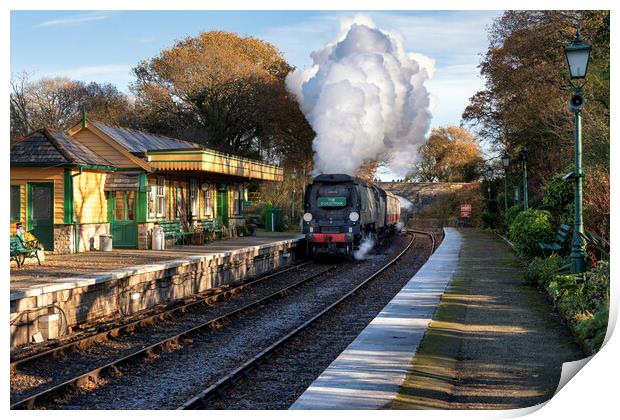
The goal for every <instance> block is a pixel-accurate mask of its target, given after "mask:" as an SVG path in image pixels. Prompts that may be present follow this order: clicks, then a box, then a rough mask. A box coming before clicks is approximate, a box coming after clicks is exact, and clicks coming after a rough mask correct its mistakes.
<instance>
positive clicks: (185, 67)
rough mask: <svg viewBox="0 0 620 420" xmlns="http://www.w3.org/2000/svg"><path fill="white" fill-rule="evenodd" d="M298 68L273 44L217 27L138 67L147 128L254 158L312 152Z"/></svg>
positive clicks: (140, 103) (139, 105)
mask: <svg viewBox="0 0 620 420" xmlns="http://www.w3.org/2000/svg"><path fill="white" fill-rule="evenodd" d="M291 69H292V68H291V66H290V65H289V64H288V63H287V62H286V61H285V60H284V58H283V57H282V55H281V54H280V52H279V51H278V50H277V49H276V48H275V47H274V46H273V45H271V44H269V43H267V42H264V41H261V40H259V39H256V38H252V37H242V36H239V35H237V34H233V33H229V32H223V31H210V32H203V33H201V34H200V35H198V36H196V37H188V38H185V39H183V40H181V41H179V42H177V43H176V44H175V45H174V46H173V47H172V48H169V49H165V50H163V51H162V52H161V53H160V54H159V55H158V56H156V57H153V58H151V59H149V60H145V61H143V62H141V63H140V64H138V66H136V67H135V68H134V74H135V76H136V78H137V80H136V82H135V84H134V85H133V87H132V90H133V92H134V93H135V96H136V106H137V109H138V111H139V114H140V116H141V123H142V125H143V126H144V128H146V129H149V130H151V131H155V132H162V133H166V134H169V135H173V136H176V137H181V138H185V139H188V140H192V141H195V142H198V143H203V144H205V145H206V146H209V147H212V148H216V149H220V150H224V151H227V152H231V153H238V154H242V155H245V156H248V157H261V156H266V155H267V153H264V151H276V152H277V153H278V154H279V155H281V156H282V155H288V154H289V153H292V154H297V155H301V156H305V157H306V158H307V157H308V156H309V155H310V153H311V152H309V150H310V149H309V147H310V144H311V139H312V137H311V135H312V134H311V133H312V130H311V129H310V128H309V126H308V123H307V122H306V120H305V118H304V117H303V115H302V114H301V112H300V111H299V108H298V105H297V103H296V102H295V101H294V100H292V98H289V96H288V94H287V92H286V89H285V85H284V79H285V77H286V75H287V74H288V72H289V71H290V70H291Z"/></svg>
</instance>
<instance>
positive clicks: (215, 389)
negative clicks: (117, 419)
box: [10, 231, 435, 409]
mask: <svg viewBox="0 0 620 420" xmlns="http://www.w3.org/2000/svg"><path fill="white" fill-rule="evenodd" d="M414 233H418V234H428V233H426V232H421V231H416V232H410V234H411V241H410V242H409V244H408V245H407V247H406V249H404V250H403V251H402V252H400V254H398V256H397V257H396V258H394V259H392V260H391V261H390V262H389V263H388V264H386V265H385V266H383V267H381V269H380V270H377V271H376V272H375V273H374V274H373V275H371V276H369V277H368V278H366V279H365V280H364V281H363V282H362V283H360V284H358V286H356V287H355V288H354V289H353V290H350V291H349V292H348V293H347V294H346V295H345V296H343V297H341V298H340V299H339V300H338V301H337V302H335V303H333V304H332V305H330V306H329V307H328V308H325V309H324V310H322V311H321V313H319V314H317V315H316V316H314V317H313V318H312V319H311V320H308V321H306V322H304V323H303V324H302V325H300V326H299V327H297V328H295V330H294V331H291V332H290V333H288V334H287V335H286V336H284V337H282V338H280V339H279V340H277V341H276V342H275V343H273V344H272V345H270V346H268V347H266V348H263V349H262V350H261V351H260V352H259V353H258V354H256V355H255V356H254V357H251V358H250V360H248V361H246V362H244V363H243V364H242V365H241V366H238V367H237V368H236V369H234V370H233V371H229V373H227V374H226V375H224V376H223V377H221V378H220V379H219V380H217V381H215V382H213V381H211V383H212V385H211V386H210V387H209V388H207V389H206V390H203V391H201V392H200V393H199V394H198V395H197V396H195V397H193V398H192V399H190V400H188V401H186V402H185V403H184V404H183V405H182V406H181V407H179V408H184V409H193V408H204V402H205V401H208V400H209V399H210V398H211V396H212V395H217V394H218V393H221V392H223V391H224V390H225V389H226V388H227V387H228V386H230V385H231V384H234V383H235V381H236V380H237V379H238V378H239V377H241V376H244V375H245V374H246V372H248V371H249V370H251V369H252V368H254V367H255V366H257V365H259V364H261V363H262V361H263V360H265V358H267V357H268V356H269V355H270V354H274V353H275V352H277V349H278V348H279V347H280V346H281V345H283V344H284V343H286V342H287V341H289V340H290V339H291V338H292V337H294V336H295V335H297V334H298V333H299V332H301V331H303V330H304V329H305V328H307V327H308V326H310V325H312V324H313V323H314V322H315V321H316V320H317V319H320V318H322V317H323V316H324V315H325V314H327V313H329V312H330V311H331V310H332V309H333V308H335V307H337V306H338V305H339V304H340V303H342V302H343V301H345V300H347V299H348V298H349V297H350V296H352V295H353V294H355V292H356V291H357V290H359V289H360V288H361V287H363V286H364V285H366V284H367V283H368V282H370V281H372V280H373V279H374V278H376V277H377V276H379V275H380V274H381V273H383V272H384V271H385V270H386V269H388V268H389V267H390V266H391V265H393V264H394V263H395V262H396V261H397V260H398V259H400V258H401V257H402V255H404V254H405V252H406V251H407V250H408V249H409V248H410V247H411V245H412V244H413V242H414V240H415V235H414ZM431 239H432V240H433V247H432V249H433V251H434V248H435V243H434V238H433V237H432V235H431ZM309 264H311V262H308V263H303V264H300V265H297V266H295V267H290V268H288V269H286V270H283V271H280V272H278V273H273V274H270V275H268V276H265V277H263V278H259V279H255V280H253V281H250V282H248V283H245V284H241V285H239V286H236V287H235V288H231V289H228V290H225V291H223V292H221V293H218V294H215V295H211V296H208V297H206V298H204V299H201V300H199V301H196V302H191V303H189V304H187V305H183V306H181V307H176V308H173V309H171V310H170V311H165V312H164V313H158V314H154V315H152V316H150V317H147V318H145V319H141V320H138V321H135V322H132V323H129V324H127V325H123V326H120V327H117V328H114V329H111V330H108V331H104V332H101V333H99V334H97V335H95V336H92V337H88V338H87V339H89V340H91V342H93V341H94V340H96V339H106V338H109V337H117V336H118V335H120V334H122V333H123V332H125V331H128V332H131V331H133V329H135V328H142V326H143V325H144V326H146V325H150V323H151V322H153V321H156V320H158V319H162V318H165V317H173V316H174V315H178V314H181V313H184V312H186V311H187V310H188V309H187V308H189V307H195V306H196V305H199V304H202V303H205V302H207V303H209V302H212V301H216V300H218V299H222V298H223V297H225V296H229V295H231V294H234V293H236V291H238V290H242V289H244V288H247V287H250V286H252V285H255V284H257V283H259V282H260V281H262V280H265V279H267V278H272V277H274V276H279V275H282V274H284V273H286V272H291V271H293V270H295V269H298V268H301V267H306V266H307V265H309ZM348 265H350V264H346V263H345V264H340V265H330V266H329V267H328V268H327V269H325V270H321V271H320V272H317V273H313V274H311V275H310V276H306V277H305V278H303V279H301V280H298V281H295V282H294V283H293V284H290V285H288V286H287V287H284V288H281V289H279V290H277V291H274V292H273V293H270V294H269V295H267V296H263V297H262V298H260V299H257V300H255V301H252V302H250V303H247V304H244V305H242V306H240V307H238V308H235V309H233V310H231V311H229V312H227V313H225V314H223V315H220V316H217V317H214V318H212V319H209V320H208V321H206V322H204V323H202V324H200V325H197V326H194V327H192V328H189V329H187V330H185V331H182V332H181V333H178V334H175V335H174V336H170V337H167V338H165V339H163V340H160V341H158V342H157V343H155V344H152V345H149V346H146V347H144V348H141V349H139V350H137V351H135V352H133V353H131V354H128V355H125V356H123V357H121V358H118V359H116V360H114V361H112V362H110V363H106V364H102V365H101V366H97V367H95V368H94V369H90V370H89V371H88V372H84V373H81V374H79V375H76V376H75V377H72V378H70V379H68V380H65V381H63V382H62V383H57V384H55V385H54V386H51V387H49V388H46V389H44V390H41V391H38V392H36V394H33V395H29V396H27V397H25V398H22V399H20V400H19V401H15V402H14V403H13V404H12V405H11V406H10V408H11V409H33V408H37V407H45V406H50V405H51V406H54V404H57V401H63V400H65V399H64V398H62V397H63V396H64V395H65V394H71V393H72V391H73V390H75V389H79V388H81V387H83V386H86V387H87V388H92V386H93V385H95V386H96V384H97V383H98V382H99V379H100V378H104V377H106V376H109V375H110V374H112V375H113V374H114V373H115V372H116V371H117V369H118V368H119V367H121V366H123V365H127V364H129V362H132V361H136V360H139V359H141V358H144V357H147V358H148V357H149V356H151V355H154V354H156V353H157V352H158V351H159V350H165V349H166V348H167V347H168V346H170V347H174V346H175V345H176V344H178V343H179V341H180V340H181V339H188V337H192V336H194V335H195V334H197V333H199V332H201V331H204V330H207V329H209V328H213V327H219V326H221V325H222V324H223V323H224V322H225V321H227V320H229V319H231V318H233V317H235V316H237V315H242V314H243V313H244V312H246V311H248V312H249V311H250V309H251V308H256V307H257V306H259V305H262V304H264V303H266V302H268V301H270V300H273V299H276V298H278V297H282V296H284V295H286V294H287V293H288V292H289V291H291V290H292V289H294V288H297V287H299V286H301V285H303V284H306V283H309V282H310V281H311V280H313V279H316V278H319V277H321V276H323V275H325V274H326V273H328V272H332V273H333V270H337V271H340V268H342V267H344V266H348ZM237 289H238V290H237ZM184 308H185V309H184ZM164 314H168V315H164ZM80 347H81V345H80V344H79V343H78V342H75V343H69V344H68V345H66V346H61V347H58V348H55V349H51V350H49V351H46V352H44V353H41V354H40V355H35V356H31V357H27V358H24V359H22V360H16V361H13V362H12V363H11V369H12V370H13V369H16V368H17V367H19V366H20V365H21V364H26V365H27V364H28V363H32V362H36V360H40V359H41V358H46V357H54V356H55V355H61V354H65V353H67V352H71V351H74V350H79V349H80ZM132 366H133V365H132ZM65 401H66V400H65ZM179 401H183V400H182V399H181V400H179ZM175 406H176V405H175ZM175 406H172V407H171V408H174V407H175ZM152 408H156V407H152Z"/></svg>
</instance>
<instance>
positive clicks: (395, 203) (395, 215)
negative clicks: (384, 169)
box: [385, 191, 400, 225]
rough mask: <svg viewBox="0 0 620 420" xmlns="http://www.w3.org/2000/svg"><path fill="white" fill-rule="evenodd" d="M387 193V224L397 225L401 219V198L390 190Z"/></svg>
mask: <svg viewBox="0 0 620 420" xmlns="http://www.w3.org/2000/svg"><path fill="white" fill-rule="evenodd" d="M385 193H386V194H387V224H388V225H396V224H397V223H398V221H399V220H400V200H399V199H398V197H396V196H395V195H394V194H392V193H391V192H389V191H386V192H385Z"/></svg>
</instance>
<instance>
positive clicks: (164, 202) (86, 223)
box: [10, 118, 283, 254]
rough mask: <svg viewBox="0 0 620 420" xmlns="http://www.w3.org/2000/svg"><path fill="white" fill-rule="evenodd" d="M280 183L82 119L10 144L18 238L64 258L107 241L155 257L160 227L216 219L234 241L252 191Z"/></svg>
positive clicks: (192, 148)
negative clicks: (22, 234) (29, 236)
mask: <svg viewBox="0 0 620 420" xmlns="http://www.w3.org/2000/svg"><path fill="white" fill-rule="evenodd" d="M282 177H283V173H282V168H280V167H278V166H275V165H271V164H267V163H264V162H260V161H255V160H250V159H245V158H242V157H238V156H233V155H228V154H224V153H220V152H216V151H214V150H210V149H207V148H205V147H204V146H202V145H199V144H196V143H192V142H188V141H183V140H178V139H174V138H170V137H166V136H160V135H155V134H150V133H145V132H141V131H136V130H133V129H129V128H123V127H115V126H110V125H107V124H103V123H101V122H98V121H93V120H90V119H86V118H83V119H82V121H81V122H80V123H79V124H77V125H75V126H74V127H72V128H71V129H69V130H67V131H66V132H60V131H54V130H46V129H43V130H39V131H36V132H34V133H31V134H30V135H28V136H26V137H24V138H22V139H20V140H17V141H15V142H13V143H12V144H11V212H10V213H11V214H10V216H11V233H14V232H15V227H16V224H17V223H22V224H23V225H24V226H25V228H26V230H27V231H31V232H32V233H33V234H34V235H35V236H36V237H37V239H38V240H39V242H40V243H41V244H42V245H43V246H44V248H45V250H46V251H50V252H53V253H57V254H66V253H75V252H83V251H88V250H94V249H99V237H100V235H111V236H112V238H113V245H114V247H116V248H137V249H149V248H150V246H151V235H152V231H153V228H154V226H155V224H157V223H158V222H162V221H172V220H174V221H183V222H184V224H186V225H191V224H193V223H195V221H197V220H215V219H217V220H219V221H220V222H221V224H222V225H223V226H224V228H225V229H227V230H228V232H230V234H232V235H234V233H235V230H236V227H238V226H241V225H243V224H244V223H245V218H244V215H243V208H244V205H243V203H244V201H245V200H247V183H248V182H249V181H252V180H259V181H271V182H279V181H282Z"/></svg>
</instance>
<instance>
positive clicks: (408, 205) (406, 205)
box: [394, 194, 413, 210]
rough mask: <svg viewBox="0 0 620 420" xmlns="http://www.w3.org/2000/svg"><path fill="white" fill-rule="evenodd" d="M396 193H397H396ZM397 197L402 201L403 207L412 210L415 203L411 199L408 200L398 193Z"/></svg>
mask: <svg viewBox="0 0 620 420" xmlns="http://www.w3.org/2000/svg"><path fill="white" fill-rule="evenodd" d="M394 195H396V194H394ZM396 198H398V201H400V208H401V209H406V210H411V209H412V208H413V203H412V202H411V201H409V200H407V199H406V198H405V197H401V196H400V195H396Z"/></svg>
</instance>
